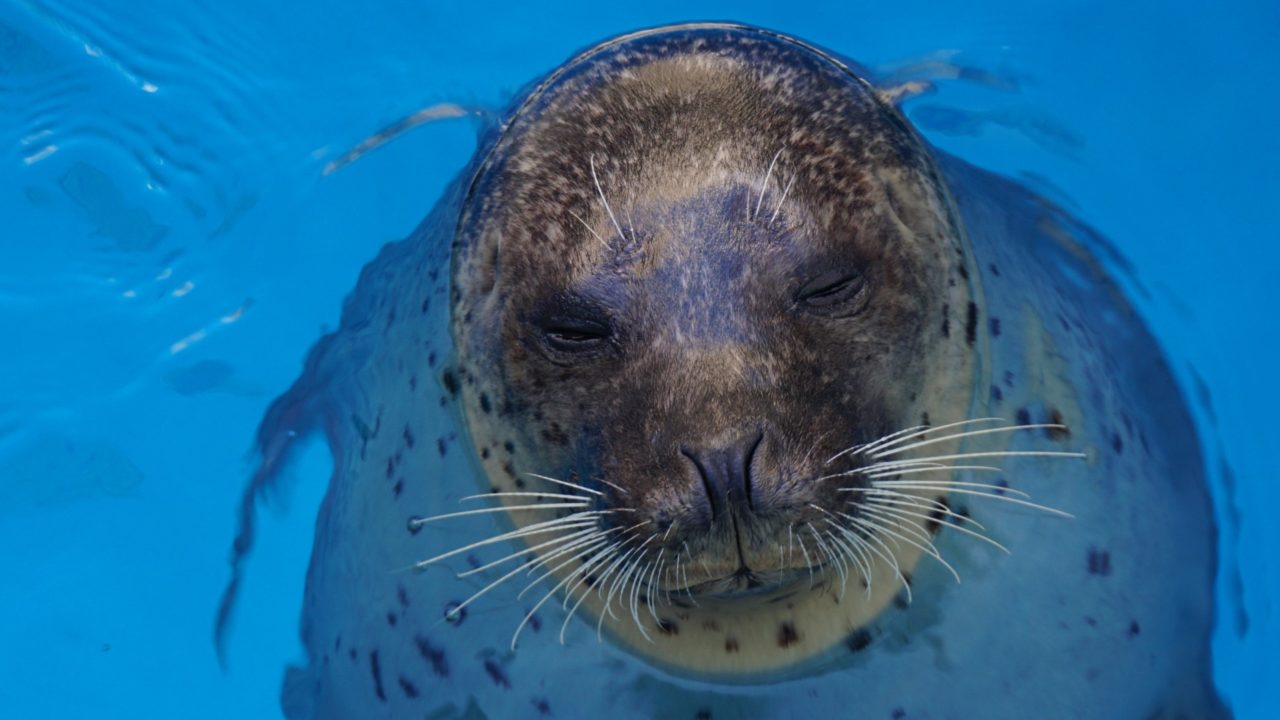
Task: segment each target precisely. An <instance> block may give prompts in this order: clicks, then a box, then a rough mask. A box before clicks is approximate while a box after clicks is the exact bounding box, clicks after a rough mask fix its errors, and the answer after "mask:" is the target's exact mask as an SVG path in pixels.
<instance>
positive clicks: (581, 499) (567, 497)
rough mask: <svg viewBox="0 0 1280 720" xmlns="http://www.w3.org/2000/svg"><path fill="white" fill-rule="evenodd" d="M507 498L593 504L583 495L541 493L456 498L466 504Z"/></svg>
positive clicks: (511, 493)
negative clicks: (473, 501) (474, 501)
mask: <svg viewBox="0 0 1280 720" xmlns="http://www.w3.org/2000/svg"><path fill="white" fill-rule="evenodd" d="M507 497H541V498H555V499H557V500H577V501H579V502H584V503H590V502H595V501H594V500H592V499H591V498H589V497H586V496H583V495H563V494H561V493H542V492H491V493H480V494H479V495H468V496H466V497H464V498H458V502H467V501H468V500H488V499H489V498H507Z"/></svg>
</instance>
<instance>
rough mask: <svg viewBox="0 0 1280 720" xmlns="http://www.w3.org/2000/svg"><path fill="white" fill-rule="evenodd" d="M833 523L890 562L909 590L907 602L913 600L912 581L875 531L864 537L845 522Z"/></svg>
mask: <svg viewBox="0 0 1280 720" xmlns="http://www.w3.org/2000/svg"><path fill="white" fill-rule="evenodd" d="M813 507H817V506H813ZM818 509H819V510H821V511H822V512H824V513H826V514H828V515H831V516H832V517H836V515H835V514H834V513H832V512H831V511H830V510H827V509H826V508H821V507H819V508H818ZM839 515H841V516H844V517H846V518H849V517H850V516H849V515H846V514H845V513H839ZM832 525H833V526H834V527H835V528H836V529H837V530H839V531H840V532H841V533H843V534H844V535H845V536H846V537H849V538H850V539H851V540H852V539H854V538H857V539H858V540H859V541H860V542H862V545H863V547H865V548H866V549H867V550H868V551H869V552H872V553H875V554H876V555H879V556H880V559H882V560H884V561H885V562H886V563H888V564H889V567H890V568H892V569H893V573H894V575H897V576H898V580H899V581H900V582H901V583H902V587H903V588H904V589H905V590H906V591H907V602H911V600H912V598H911V583H909V582H907V576H906V575H903V574H902V568H900V567H899V566H898V561H897V560H896V559H895V558H894V557H893V551H892V550H890V549H889V546H888V545H885V544H884V543H883V542H881V540H880V538H878V537H876V535H875V533H874V532H871V533H868V534H867V536H866V537H865V538H864V537H861V536H860V535H857V534H855V533H854V532H853V531H852V530H850V529H849V528H847V527H845V526H844V525H843V524H841V523H839V522H835V523H832ZM872 543H875V544H874V545H873V544H872ZM876 545H879V546H880V548H883V551H881V549H879V548H877V547H876Z"/></svg>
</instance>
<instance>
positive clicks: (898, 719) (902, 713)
mask: <svg viewBox="0 0 1280 720" xmlns="http://www.w3.org/2000/svg"><path fill="white" fill-rule="evenodd" d="M906 716H907V711H906V710H903V709H902V708H894V709H893V712H891V713H889V717H891V718H893V720H902V718H904V717H906Z"/></svg>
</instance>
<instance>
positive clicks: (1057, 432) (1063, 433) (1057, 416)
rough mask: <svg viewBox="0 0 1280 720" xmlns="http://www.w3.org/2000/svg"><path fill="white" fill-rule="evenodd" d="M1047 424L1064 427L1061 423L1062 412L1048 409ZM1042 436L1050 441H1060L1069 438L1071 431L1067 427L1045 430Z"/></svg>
mask: <svg viewBox="0 0 1280 720" xmlns="http://www.w3.org/2000/svg"><path fill="white" fill-rule="evenodd" d="M1049 422H1050V423H1052V424H1054V425H1065V423H1064V422H1063V417H1062V411H1061V410H1059V409H1058V408H1050V409H1049ZM1044 434H1045V435H1047V436H1048V437H1049V439H1050V440H1056V441H1062V440H1066V439H1067V438H1069V437H1071V429H1070V428H1068V427H1061V428H1045V429H1044Z"/></svg>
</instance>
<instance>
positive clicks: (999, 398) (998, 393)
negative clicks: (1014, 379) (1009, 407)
mask: <svg viewBox="0 0 1280 720" xmlns="http://www.w3.org/2000/svg"><path fill="white" fill-rule="evenodd" d="M1003 401H1004V391H1003V390H1001V389H1000V386H999V385H992V386H991V402H993V403H997V404H999V403H1001V402H1003Z"/></svg>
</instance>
